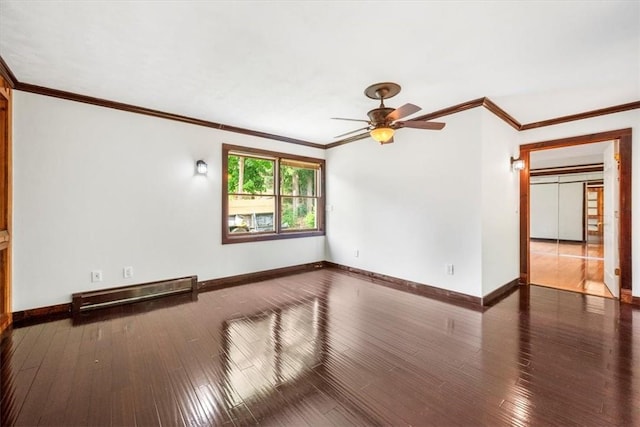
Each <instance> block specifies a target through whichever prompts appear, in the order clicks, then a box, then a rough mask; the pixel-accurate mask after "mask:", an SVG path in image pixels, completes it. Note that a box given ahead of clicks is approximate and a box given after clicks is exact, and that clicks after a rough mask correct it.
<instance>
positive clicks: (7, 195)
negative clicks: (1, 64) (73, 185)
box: [0, 76, 13, 333]
mask: <svg viewBox="0 0 640 427" xmlns="http://www.w3.org/2000/svg"><path fill="white" fill-rule="evenodd" d="M11 95H12V93H11V87H10V85H9V82H8V81H7V80H6V79H4V78H3V77H2V76H0V99H1V100H2V104H3V105H4V108H2V106H0V197H3V198H4V200H2V201H1V202H0V207H1V209H0V210H1V211H0V215H2V216H3V220H4V221H2V222H3V223H4V225H6V227H3V228H4V229H2V230H0V281H1V282H2V283H0V299H1V300H2V301H1V302H2V304H1V305H0V308H2V309H1V310H0V333H2V332H3V331H4V330H5V329H6V328H7V327H9V326H10V325H11V323H12V320H13V318H12V311H11V310H12V307H11V264H12V261H11V247H12V246H13V245H12V229H11V226H12V213H13V182H12V181H13V172H12V168H13V160H12V143H11V136H12V133H13V132H12V128H11V123H12V111H13V105H12V102H11Z"/></svg>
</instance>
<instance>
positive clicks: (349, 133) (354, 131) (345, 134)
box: [334, 126, 369, 138]
mask: <svg viewBox="0 0 640 427" xmlns="http://www.w3.org/2000/svg"><path fill="white" fill-rule="evenodd" d="M367 129H369V126H365V127H363V128H360V129H356V130H352V131H350V132H347V133H343V134H341V135H337V136H334V138H342V137H343V136H347V135H351V134H352V133H356V132H360V131H361V130H367Z"/></svg>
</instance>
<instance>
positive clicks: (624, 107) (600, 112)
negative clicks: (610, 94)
mask: <svg viewBox="0 0 640 427" xmlns="http://www.w3.org/2000/svg"><path fill="white" fill-rule="evenodd" d="M637 108H640V101H635V102H629V103H626V104H620V105H614V106H612V107H607V108H599V109H597V110H591V111H585V112H584V113H578V114H571V115H569V116H562V117H556V118H553V119H549V120H543V121H540V122H533V123H527V124H526V125H522V127H521V128H520V130H529V129H536V128H541V127H545V126H553V125H558V124H560V123H567V122H573V121H576V120H584V119H590V118H593V117H598V116H605V115H607V114H615V113H622V112H623V111H629V110H635V109H637Z"/></svg>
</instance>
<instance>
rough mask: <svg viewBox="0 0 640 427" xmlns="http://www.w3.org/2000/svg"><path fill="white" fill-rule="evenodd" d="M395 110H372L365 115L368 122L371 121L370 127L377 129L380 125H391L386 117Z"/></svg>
mask: <svg viewBox="0 0 640 427" xmlns="http://www.w3.org/2000/svg"><path fill="white" fill-rule="evenodd" d="M394 110H395V108H387V107H383V108H374V109H373V110H371V111H369V112H368V113H367V116H369V120H371V125H372V126H374V127H378V126H381V125H389V124H391V121H390V120H387V116H388V115H389V114H391V112H392V111H394Z"/></svg>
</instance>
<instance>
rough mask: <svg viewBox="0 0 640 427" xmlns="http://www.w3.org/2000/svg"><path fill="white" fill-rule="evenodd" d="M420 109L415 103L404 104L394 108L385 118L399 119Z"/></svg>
mask: <svg viewBox="0 0 640 427" xmlns="http://www.w3.org/2000/svg"><path fill="white" fill-rule="evenodd" d="M420 110H422V108H420V107H418V106H417V105H413V104H404V105H403V106H402V107H400V108H396V109H395V110H393V111H392V112H390V113H389V114H388V115H387V117H385V119H387V120H390V121H393V120H398V119H401V118H403V117H407V116H408V115H410V114H413V113H417V112H418V111H420Z"/></svg>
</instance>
